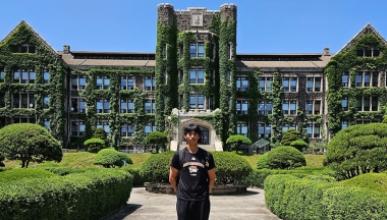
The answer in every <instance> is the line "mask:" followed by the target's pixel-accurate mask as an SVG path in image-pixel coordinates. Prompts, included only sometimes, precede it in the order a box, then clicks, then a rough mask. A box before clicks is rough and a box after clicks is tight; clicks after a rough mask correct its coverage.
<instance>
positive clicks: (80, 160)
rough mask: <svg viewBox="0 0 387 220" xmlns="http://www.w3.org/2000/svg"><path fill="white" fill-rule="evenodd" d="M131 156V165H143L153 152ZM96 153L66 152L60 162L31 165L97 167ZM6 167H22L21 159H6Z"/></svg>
mask: <svg viewBox="0 0 387 220" xmlns="http://www.w3.org/2000/svg"><path fill="white" fill-rule="evenodd" d="M128 155H129V157H130V158H131V159H132V161H133V164H132V165H130V166H132V167H134V168H139V167H141V165H142V163H144V161H145V160H146V159H148V157H149V156H150V155H151V153H138V154H128ZM95 156H96V154H95V153H89V152H71V153H70V152H69V153H64V155H63V159H62V161H61V162H60V163H56V162H52V161H47V162H44V163H41V164H37V163H30V166H29V167H40V166H64V167H71V168H87V167H96V165H94V160H95ZM5 167H6V168H16V167H20V161H17V160H14V161H9V160H6V161H5Z"/></svg>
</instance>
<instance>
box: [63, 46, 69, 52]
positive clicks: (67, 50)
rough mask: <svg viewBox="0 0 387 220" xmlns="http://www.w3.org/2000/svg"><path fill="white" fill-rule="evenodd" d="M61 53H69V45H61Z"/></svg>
mask: <svg viewBox="0 0 387 220" xmlns="http://www.w3.org/2000/svg"><path fill="white" fill-rule="evenodd" d="M63 53H65V54H68V53H70V45H63Z"/></svg>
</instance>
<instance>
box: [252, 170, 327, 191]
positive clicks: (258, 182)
mask: <svg viewBox="0 0 387 220" xmlns="http://www.w3.org/2000/svg"><path fill="white" fill-rule="evenodd" d="M275 174H289V175H293V176H296V177H311V178H322V179H327V180H334V178H333V176H334V172H333V171H332V170H331V169H330V168H325V167H324V168H323V167H318V168H315V167H313V168H312V167H300V168H296V169H293V170H270V169H258V170H254V171H253V172H252V173H251V174H250V175H249V176H248V178H247V184H248V185H250V186H255V187H260V188H263V187H264V184H263V183H264V181H265V179H266V177H268V176H270V175H275Z"/></svg>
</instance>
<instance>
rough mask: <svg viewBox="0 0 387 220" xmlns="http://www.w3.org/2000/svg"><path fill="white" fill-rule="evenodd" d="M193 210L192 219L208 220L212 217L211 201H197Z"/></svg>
mask: <svg viewBox="0 0 387 220" xmlns="http://www.w3.org/2000/svg"><path fill="white" fill-rule="evenodd" d="M192 210H193V211H192V212H191V214H192V217H193V218H192V219H195V220H208V218H209V216H210V200H209V199H205V200H202V201H195V205H194V207H193V209H192Z"/></svg>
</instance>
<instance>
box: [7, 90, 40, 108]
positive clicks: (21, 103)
mask: <svg viewBox="0 0 387 220" xmlns="http://www.w3.org/2000/svg"><path fill="white" fill-rule="evenodd" d="M12 99H13V100H12V107H13V108H34V107H35V97H34V94H33V93H14V94H13V97H12Z"/></svg>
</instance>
